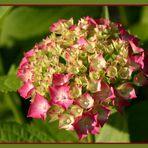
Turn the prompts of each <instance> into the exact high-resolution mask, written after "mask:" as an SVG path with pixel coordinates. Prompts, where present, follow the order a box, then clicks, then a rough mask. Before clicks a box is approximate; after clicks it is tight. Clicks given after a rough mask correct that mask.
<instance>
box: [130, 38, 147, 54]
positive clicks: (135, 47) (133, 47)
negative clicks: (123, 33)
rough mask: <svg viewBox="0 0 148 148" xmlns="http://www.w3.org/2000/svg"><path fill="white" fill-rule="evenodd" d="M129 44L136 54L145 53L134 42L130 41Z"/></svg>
mask: <svg viewBox="0 0 148 148" xmlns="http://www.w3.org/2000/svg"><path fill="white" fill-rule="evenodd" d="M129 43H130V46H131V48H132V50H133V53H134V54H137V53H141V52H144V50H143V49H142V48H140V47H137V46H136V45H135V44H134V43H133V42H132V41H129Z"/></svg>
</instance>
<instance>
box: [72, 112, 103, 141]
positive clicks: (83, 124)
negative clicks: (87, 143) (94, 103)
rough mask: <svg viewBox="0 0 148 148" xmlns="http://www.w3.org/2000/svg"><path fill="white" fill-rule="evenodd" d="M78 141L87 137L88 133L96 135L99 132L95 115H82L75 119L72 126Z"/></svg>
mask: <svg viewBox="0 0 148 148" xmlns="http://www.w3.org/2000/svg"><path fill="white" fill-rule="evenodd" d="M73 126H74V129H75V130H76V133H77V134H78V137H79V139H83V138H85V137H87V135H88V133H91V134H94V135H95V134H97V133H99V130H100V128H101V127H100V125H99V124H98V119H97V115H96V114H95V115H94V114H90V113H84V114H83V115H82V116H81V117H78V118H76V119H75V122H74V124H73Z"/></svg>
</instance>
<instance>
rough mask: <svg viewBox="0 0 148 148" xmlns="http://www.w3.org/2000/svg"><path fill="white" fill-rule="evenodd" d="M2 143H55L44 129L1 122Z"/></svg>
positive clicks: (0, 140) (0, 134)
mask: <svg viewBox="0 0 148 148" xmlns="http://www.w3.org/2000/svg"><path fill="white" fill-rule="evenodd" d="M0 129H1V130H0V142H54V140H53V139H52V138H51V137H50V135H47V134H46V133H45V132H43V131H42V129H37V128H36V127H33V126H31V125H27V124H26V125H25V124H24V125H20V124H17V123H14V122H0Z"/></svg>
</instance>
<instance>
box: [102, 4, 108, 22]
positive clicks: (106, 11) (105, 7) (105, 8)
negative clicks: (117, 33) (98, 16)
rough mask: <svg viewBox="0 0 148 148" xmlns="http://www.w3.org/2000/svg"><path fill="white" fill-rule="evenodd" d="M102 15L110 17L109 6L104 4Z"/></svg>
mask: <svg viewBox="0 0 148 148" xmlns="http://www.w3.org/2000/svg"><path fill="white" fill-rule="evenodd" d="M102 14H103V15H102V17H104V18H105V19H109V10H108V6H103V13H102Z"/></svg>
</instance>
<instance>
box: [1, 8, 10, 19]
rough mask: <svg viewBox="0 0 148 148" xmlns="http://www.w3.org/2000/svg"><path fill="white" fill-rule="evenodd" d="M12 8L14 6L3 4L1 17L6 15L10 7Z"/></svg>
mask: <svg viewBox="0 0 148 148" xmlns="http://www.w3.org/2000/svg"><path fill="white" fill-rule="evenodd" d="M11 8H12V6H1V7H0V19H1V18H2V17H4V15H5V14H6V13H7V12H9V11H10V9H11Z"/></svg>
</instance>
